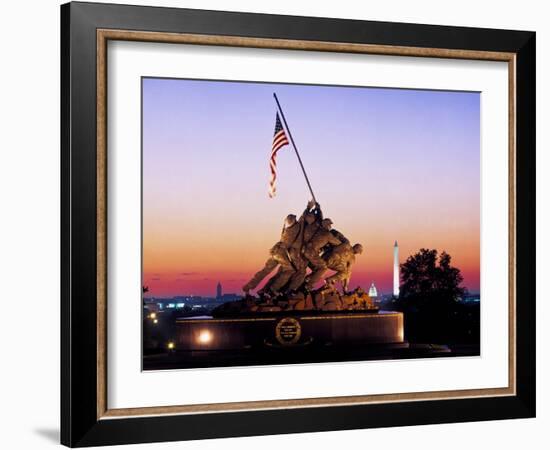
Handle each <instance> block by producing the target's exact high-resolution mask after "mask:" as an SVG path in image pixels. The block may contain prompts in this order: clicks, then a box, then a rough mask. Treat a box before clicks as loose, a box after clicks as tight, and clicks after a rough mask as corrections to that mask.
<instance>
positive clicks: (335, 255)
mask: <svg viewBox="0 0 550 450" xmlns="http://www.w3.org/2000/svg"><path fill="white" fill-rule="evenodd" d="M361 253H363V246H362V245H361V244H355V245H354V246H353V247H352V246H351V245H350V244H349V243H343V244H341V245H338V246H337V247H334V248H333V249H332V250H331V251H329V252H327V253H325V254H323V259H324V260H325V262H326V265H327V268H328V269H330V270H334V271H335V272H336V273H335V274H333V275H331V276H330V277H328V278H326V279H325V282H326V283H327V285H334V284H335V283H336V281H341V282H342V287H343V289H344V293H346V292H348V287H349V280H350V278H351V267H352V266H353V264H354V263H355V255H360V254H361Z"/></svg>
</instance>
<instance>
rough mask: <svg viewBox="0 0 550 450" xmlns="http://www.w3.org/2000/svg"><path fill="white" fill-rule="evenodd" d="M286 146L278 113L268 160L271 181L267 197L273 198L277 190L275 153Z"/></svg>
mask: <svg viewBox="0 0 550 450" xmlns="http://www.w3.org/2000/svg"><path fill="white" fill-rule="evenodd" d="M285 145H288V139H287V138H286V133H285V130H284V128H283V125H282V123H281V119H279V113H277V116H276V117H275V133H274V134H273V145H272V146H271V158H270V159H269V167H270V169H271V179H270V180H269V197H270V198H273V197H275V192H276V191H277V188H276V187H275V180H276V179H277V152H278V151H279V149H280V148H281V147H284V146H285Z"/></svg>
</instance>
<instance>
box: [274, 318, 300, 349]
mask: <svg viewBox="0 0 550 450" xmlns="http://www.w3.org/2000/svg"><path fill="white" fill-rule="evenodd" d="M301 335H302V327H301V325H300V322H299V321H298V320H297V319H295V318H293V317H285V318H283V319H281V320H280V321H279V322H278V323H277V326H276V327H275V337H276V338H277V341H278V342H279V343H280V344H281V345H293V344H296V343H297V342H298V341H299V340H300V336H301Z"/></svg>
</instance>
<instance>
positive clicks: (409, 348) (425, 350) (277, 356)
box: [143, 343, 480, 370]
mask: <svg viewBox="0 0 550 450" xmlns="http://www.w3.org/2000/svg"><path fill="white" fill-rule="evenodd" d="M479 355H480V352H479V345H475V344H470V345H436V344H407V343H405V344H393V345H369V346H363V347H356V348H342V347H336V346H323V347H297V348H296V347H293V348H269V349H261V350H253V349H243V350H238V351H228V350H224V351H176V352H170V351H162V352H157V353H150V354H146V355H145V356H144V357H143V370H167V369H188V368H202V367H231V366H251V365H273V364H308V363H319V362H347V361H369V360H370V361H372V360H397V359H413V358H441V357H457V356H479Z"/></svg>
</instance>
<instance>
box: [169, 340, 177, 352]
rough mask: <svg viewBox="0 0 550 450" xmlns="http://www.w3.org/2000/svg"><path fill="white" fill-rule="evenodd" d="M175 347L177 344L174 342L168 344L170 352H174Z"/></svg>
mask: <svg viewBox="0 0 550 450" xmlns="http://www.w3.org/2000/svg"><path fill="white" fill-rule="evenodd" d="M175 347H176V344H174V343H173V342H168V350H174V348H175Z"/></svg>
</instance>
